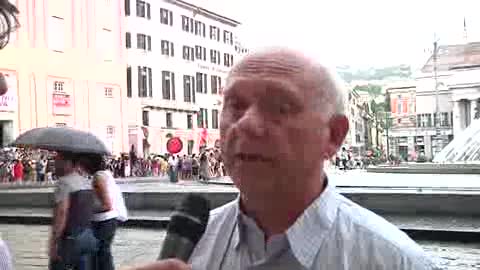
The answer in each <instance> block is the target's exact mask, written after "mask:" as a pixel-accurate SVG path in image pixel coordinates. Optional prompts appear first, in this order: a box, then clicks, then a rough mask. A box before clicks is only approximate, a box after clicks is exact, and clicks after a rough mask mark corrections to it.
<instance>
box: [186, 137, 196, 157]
mask: <svg viewBox="0 0 480 270" xmlns="http://www.w3.org/2000/svg"><path fill="white" fill-rule="evenodd" d="M194 144H195V141H193V140H188V141H187V153H188V154H189V155H191V154H192V153H193V146H194Z"/></svg>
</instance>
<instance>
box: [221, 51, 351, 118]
mask: <svg viewBox="0 0 480 270" xmlns="http://www.w3.org/2000/svg"><path fill="white" fill-rule="evenodd" d="M242 74H255V75H256V76H259V77H262V76H288V77H291V78H292V83H293V84H295V85H296V86H297V87H300V88H302V89H304V90H305V91H308V92H310V94H311V97H312V99H311V103H310V105H311V106H312V109H313V110H324V109H325V106H326V105H329V104H330V105H332V108H331V111H332V112H333V114H338V115H344V114H345V108H344V95H343V90H342V89H341V87H340V86H339V84H338V83H337V80H336V79H335V78H334V75H333V74H332V73H330V72H329V70H328V69H327V68H326V67H324V66H323V65H321V64H320V63H318V62H316V61H314V60H313V58H311V57H309V56H307V55H306V54H304V53H302V52H299V51H296V50H292V49H289V48H285V47H271V48H264V49H262V50H259V51H256V52H253V53H250V54H248V55H247V56H245V57H244V58H243V59H242V60H241V61H239V62H238V63H237V64H236V65H235V66H234V67H233V68H232V69H231V71H230V73H229V76H228V78H230V77H235V76H241V75H242ZM228 78H227V84H228V83H229V79H228Z"/></svg>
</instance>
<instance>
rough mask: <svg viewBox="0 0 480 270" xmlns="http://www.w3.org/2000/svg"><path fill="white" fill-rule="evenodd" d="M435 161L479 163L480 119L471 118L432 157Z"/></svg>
mask: <svg viewBox="0 0 480 270" xmlns="http://www.w3.org/2000/svg"><path fill="white" fill-rule="evenodd" d="M433 162H435V163H479V164H480V120H479V119H476V120H473V121H472V122H471V124H470V126H468V127H467V128H466V129H465V130H463V131H462V132H461V133H460V134H458V135H455V138H454V139H453V141H451V142H450V143H449V144H448V145H447V146H446V147H445V148H443V150H442V151H440V153H438V154H437V155H436V156H435V158H434V159H433Z"/></svg>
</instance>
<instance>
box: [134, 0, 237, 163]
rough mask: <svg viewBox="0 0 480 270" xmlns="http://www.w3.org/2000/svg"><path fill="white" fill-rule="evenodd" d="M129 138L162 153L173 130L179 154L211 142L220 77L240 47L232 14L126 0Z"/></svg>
mask: <svg viewBox="0 0 480 270" xmlns="http://www.w3.org/2000/svg"><path fill="white" fill-rule="evenodd" d="M125 11H126V12H125V14H126V24H127V31H126V36H125V38H126V48H127V58H128V66H127V71H126V72H127V104H128V112H129V114H128V117H127V123H128V130H129V131H128V137H129V141H128V143H129V145H130V146H132V145H133V146H134V148H135V149H136V151H137V153H138V154H140V155H144V156H147V155H148V154H163V153H166V152H167V149H166V142H167V140H168V139H169V138H170V137H172V136H174V137H179V138H180V139H181V140H182V142H183V150H182V152H181V153H180V154H187V153H188V154H191V153H196V152H198V151H199V149H200V147H202V146H206V147H214V146H215V145H218V140H219V130H218V127H219V117H220V112H221V106H222V87H223V85H224V84H225V77H226V75H227V73H228V71H229V69H230V68H231V66H233V64H234V62H235V61H237V60H238V57H239V56H240V55H243V54H245V53H246V50H245V48H244V47H243V46H242V45H241V43H240V42H239V41H238V40H237V39H236V34H235V28H236V27H237V26H238V25H239V22H237V21H235V20H233V19H230V18H227V17H224V16H222V15H219V14H216V13H214V12H212V11H209V10H206V9H204V8H202V7H199V6H195V5H192V4H190V3H187V2H184V1H180V0H155V1H153V0H151V1H147V0H126V1H125Z"/></svg>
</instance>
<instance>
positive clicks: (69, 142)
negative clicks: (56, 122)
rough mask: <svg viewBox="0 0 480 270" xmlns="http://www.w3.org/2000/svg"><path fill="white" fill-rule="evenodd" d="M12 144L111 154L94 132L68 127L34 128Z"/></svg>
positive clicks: (55, 149) (58, 150) (50, 149)
mask: <svg viewBox="0 0 480 270" xmlns="http://www.w3.org/2000/svg"><path fill="white" fill-rule="evenodd" d="M11 145H12V146H16V147H24V148H25V147H32V148H39V149H45V150H49V151H57V152H60V151H63V152H72V153H85V154H101V155H109V154H110V151H109V150H108V149H107V147H106V146H105V144H104V143H103V142H102V141H101V140H100V139H99V138H98V137H96V136H95V135H93V134H92V133H89V132H85V131H81V130H76V129H73V128H68V127H43V128H34V129H31V130H29V131H26V132H25V133H23V134H21V135H20V136H18V137H17V139H16V140H15V141H14V142H13V143H12V144H11Z"/></svg>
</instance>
